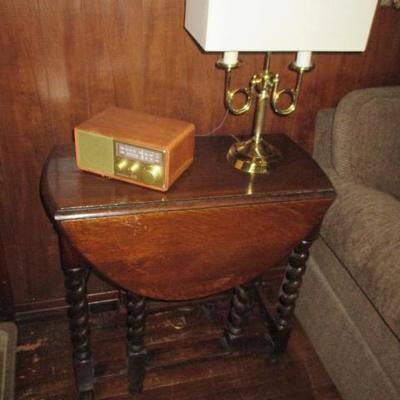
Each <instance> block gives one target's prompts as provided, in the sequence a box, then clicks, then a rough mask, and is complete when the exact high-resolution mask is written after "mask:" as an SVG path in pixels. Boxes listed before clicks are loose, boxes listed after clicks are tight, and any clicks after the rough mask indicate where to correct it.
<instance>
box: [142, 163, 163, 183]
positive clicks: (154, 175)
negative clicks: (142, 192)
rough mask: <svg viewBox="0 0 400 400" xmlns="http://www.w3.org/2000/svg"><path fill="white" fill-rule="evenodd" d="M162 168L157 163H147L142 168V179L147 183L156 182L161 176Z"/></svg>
mask: <svg viewBox="0 0 400 400" xmlns="http://www.w3.org/2000/svg"><path fill="white" fill-rule="evenodd" d="M161 173H162V169H161V167H160V166H159V165H147V166H145V167H144V168H143V180H144V181H145V182H148V183H153V182H156V181H157V180H158V179H159V178H160V177H161Z"/></svg>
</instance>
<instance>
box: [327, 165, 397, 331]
mask: <svg viewBox="0 0 400 400" xmlns="http://www.w3.org/2000/svg"><path fill="white" fill-rule="evenodd" d="M329 175H330V177H331V179H332V181H333V184H334V186H335V188H336V190H337V192H338V197H337V199H336V201H335V202H334V204H333V205H332V206H331V208H330V209H329V211H328V213H327V214H326V216H325V219H324V222H323V224H322V227H321V236H322V237H323V238H324V240H325V242H326V243H327V245H328V246H329V247H330V248H331V250H332V251H333V252H334V253H335V255H336V256H337V257H338V258H339V260H340V261H341V262H342V264H343V265H344V267H345V268H346V269H347V270H348V272H349V273H350V274H351V276H352V277H353V278H354V280H355V281H356V282H357V283H358V285H359V286H360V288H361V289H362V290H363V292H364V293H365V295H366V296H367V297H368V299H369V300H370V301H371V302H372V304H373V305H374V307H375V308H376V309H377V311H378V312H379V313H380V314H381V316H382V318H383V319H384V320H385V322H386V323H387V325H388V326H389V327H390V329H391V330H392V331H393V332H394V334H395V335H396V336H397V338H400V313H399V310H400V290H399V288H400V262H399V254H400V202H399V201H398V200H397V199H396V198H394V197H393V196H390V195H388V194H385V193H383V192H380V191H377V190H374V189H371V188H368V187H365V186H363V185H357V184H353V183H349V182H346V181H344V180H342V179H341V178H339V177H338V176H337V175H336V174H335V173H332V172H330V173H329Z"/></svg>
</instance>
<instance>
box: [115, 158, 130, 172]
mask: <svg viewBox="0 0 400 400" xmlns="http://www.w3.org/2000/svg"><path fill="white" fill-rule="evenodd" d="M127 166H128V160H121V161H120V162H119V163H118V164H117V169H118V171H123V170H124V169H125V168H126V167H127Z"/></svg>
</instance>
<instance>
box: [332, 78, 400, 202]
mask: <svg viewBox="0 0 400 400" xmlns="http://www.w3.org/2000/svg"><path fill="white" fill-rule="evenodd" d="M332 158H333V165H334V168H335V169H336V171H337V172H338V174H339V175H341V176H343V177H347V178H351V179H352V180H355V181H357V182H359V183H363V184H365V185H368V186H372V187H374V188H376V189H380V190H383V191H385V192H388V193H391V194H392V195H394V196H396V197H398V198H400V173H399V171H400V86H395V87H386V88H372V89H363V90H356V91H353V92H351V93H350V94H348V95H347V96H345V97H344V98H343V99H342V100H341V101H340V103H339V105H338V107H337V110H336V114H335V120H334V124H333V136H332Z"/></svg>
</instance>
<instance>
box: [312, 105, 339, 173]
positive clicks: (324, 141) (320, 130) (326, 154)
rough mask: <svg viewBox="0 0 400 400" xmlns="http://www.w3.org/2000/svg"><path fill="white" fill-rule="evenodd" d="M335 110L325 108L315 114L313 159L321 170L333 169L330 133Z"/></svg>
mask: <svg viewBox="0 0 400 400" xmlns="http://www.w3.org/2000/svg"><path fill="white" fill-rule="evenodd" d="M334 117H335V109H334V108H327V109H325V110H321V111H319V112H318V114H317V118H316V122H315V139H314V159H315V160H316V161H317V162H318V164H319V165H320V166H321V167H322V168H323V169H325V168H333V163H332V131H333V121H334Z"/></svg>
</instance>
